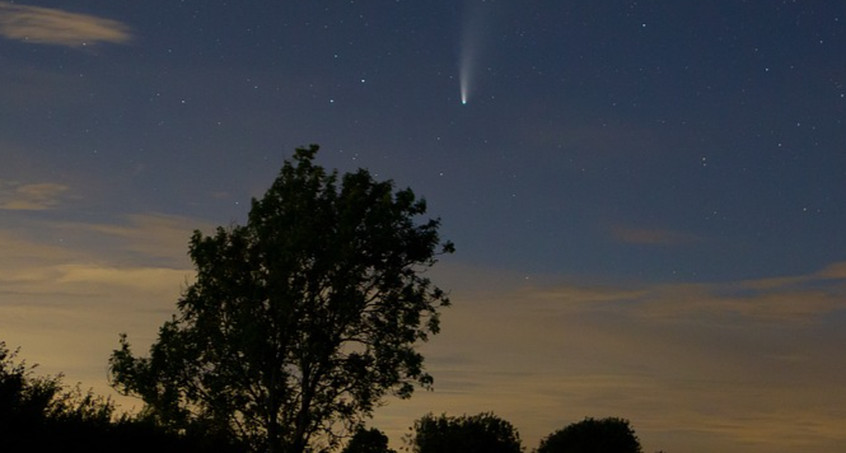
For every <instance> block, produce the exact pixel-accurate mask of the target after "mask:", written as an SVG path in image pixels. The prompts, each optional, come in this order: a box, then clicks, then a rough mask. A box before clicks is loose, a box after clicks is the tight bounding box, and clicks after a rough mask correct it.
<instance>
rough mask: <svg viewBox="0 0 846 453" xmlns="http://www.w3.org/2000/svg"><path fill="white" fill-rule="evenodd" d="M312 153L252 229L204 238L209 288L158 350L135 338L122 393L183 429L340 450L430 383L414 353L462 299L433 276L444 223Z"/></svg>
mask: <svg viewBox="0 0 846 453" xmlns="http://www.w3.org/2000/svg"><path fill="white" fill-rule="evenodd" d="M317 149H318V148H317V146H316V145H312V146H311V147H310V148H301V149H297V151H296V152H295V154H294V157H293V162H290V161H286V162H285V164H284V166H283V168H282V170H281V172H280V174H279V176H278V178H277V179H276V181H275V182H274V183H273V185H272V186H271V187H270V189H269V190H268V191H267V193H266V194H265V195H264V197H263V198H262V199H261V200H255V199H254V200H253V203H252V207H251V210H250V213H249V217H248V221H247V224H246V225H245V226H233V227H230V228H222V227H221V228H218V229H217V231H216V232H215V234H214V235H212V236H204V235H203V234H202V233H200V232H199V231H195V232H194V235H193V236H192V238H191V241H190V247H189V254H190V257H191V259H192V260H193V262H194V264H195V267H196V269H197V279H196V282H195V283H194V284H192V285H190V286H189V287H188V289H187V291H186V292H185V294H184V296H183V297H182V298H181V299H180V300H179V301H178V303H177V309H178V312H179V314H178V315H177V316H174V317H173V319H172V320H171V321H169V322H167V323H165V324H164V325H163V326H162V327H161V329H160V331H159V336H158V340H157V341H156V342H155V343H154V344H153V345H152V347H151V349H150V355H149V357H136V356H135V355H134V354H133V353H132V351H131V350H130V345H129V342H128V340H127V338H126V336H125V335H124V336H122V337H121V340H120V349H118V350H116V351H114V353H113V355H112V357H111V360H110V370H111V376H112V379H113V385H114V387H115V388H116V389H118V390H119V391H121V392H123V393H125V394H129V395H136V396H140V397H141V398H142V399H143V400H144V402H145V408H144V412H143V415H144V416H145V417H148V418H149V419H150V420H153V421H154V422H155V423H157V424H159V425H160V426H163V427H166V428H168V429H170V430H173V431H177V432H183V431H186V432H195V431H201V432H204V433H206V434H208V435H220V436H230V437H233V438H237V439H239V440H240V441H242V442H244V443H246V444H247V445H249V446H250V448H251V449H252V450H254V451H263V452H264V451H270V452H280V451H283V452H286V453H300V452H303V451H305V450H306V449H311V450H314V449H319V448H324V447H334V446H336V445H338V444H339V442H340V441H341V439H342V438H343V437H342V436H343V435H344V434H348V433H349V431H350V430H351V429H352V428H354V427H356V426H358V425H359V424H360V423H361V421H362V420H363V419H364V418H366V417H368V416H370V414H371V413H372V411H373V408H374V407H375V405H376V404H377V403H378V402H379V401H380V400H381V399H382V398H383V397H384V396H385V395H386V394H388V393H393V394H395V395H398V396H400V397H403V398H406V397H409V396H410V395H411V394H412V391H413V390H414V384H415V383H418V384H421V385H423V386H424V387H428V386H430V385H431V383H432V378H431V377H430V376H429V375H428V374H427V373H426V372H425V371H424V370H423V356H422V355H421V354H419V353H418V352H417V351H416V350H415V349H414V346H415V345H416V343H418V342H419V341H425V340H427V339H428V337H429V335H430V334H434V333H437V332H438V331H439V322H438V319H439V318H438V317H439V311H438V309H439V308H440V307H443V306H446V305H448V303H449V301H448V298H447V297H446V295H445V294H444V292H443V291H441V290H440V289H438V288H437V287H434V286H432V284H431V283H430V281H429V280H428V279H427V278H424V277H423V276H422V275H421V272H420V271H422V270H424V269H426V268H428V267H430V266H432V265H433V264H434V263H435V262H436V257H437V255H438V254H440V253H450V252H452V251H453V247H452V244H451V243H449V242H446V243H444V244H442V243H441V241H440V239H439V236H438V227H439V221H438V220H429V221H427V222H424V223H422V224H417V223H415V219H416V218H417V217H418V216H420V215H423V214H424V213H425V211H426V204H425V202H424V201H423V200H419V199H417V198H416V197H415V195H414V193H413V192H412V191H411V190H410V189H405V190H399V191H394V186H393V183H392V182H391V181H385V182H377V181H375V180H374V179H373V178H372V177H371V175H370V174H369V173H368V172H367V171H365V170H358V171H357V172H355V173H347V174H345V175H343V177H342V178H341V180H340V182H339V180H338V174H337V172H327V171H326V170H324V169H323V168H322V167H320V166H317V165H315V164H314V163H313V159H314V157H315V154H316V152H317Z"/></svg>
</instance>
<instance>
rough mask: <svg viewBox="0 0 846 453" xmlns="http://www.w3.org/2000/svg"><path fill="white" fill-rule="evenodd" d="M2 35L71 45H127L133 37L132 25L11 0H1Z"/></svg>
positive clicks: (28, 41) (32, 41)
mask: <svg viewBox="0 0 846 453" xmlns="http://www.w3.org/2000/svg"><path fill="white" fill-rule="evenodd" d="M0 36H3V37H6V38H9V39H15V40H19V41H23V42H27V43H35V44H53V45H59V46H67V47H81V46H88V45H92V44H100V43H112V44H123V43H127V42H129V41H130V40H131V39H132V34H131V32H130V29H129V27H128V26H126V25H124V24H123V23H121V22H118V21H116V20H112V19H105V18H102V17H97V16H92V15H88V14H80V13H72V12H68V11H64V10H61V9H56V8H43V7H38V6H27V5H16V4H12V3H8V2H0Z"/></svg>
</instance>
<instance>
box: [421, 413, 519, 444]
mask: <svg viewBox="0 0 846 453" xmlns="http://www.w3.org/2000/svg"><path fill="white" fill-rule="evenodd" d="M407 442H408V444H409V445H410V447H411V451H413V452H414V453H520V452H522V451H523V447H522V443H521V441H520V434H519V433H518V432H517V430H516V429H515V428H514V426H513V425H512V424H511V423H510V422H508V421H506V420H504V419H502V418H500V417H498V416H496V415H494V414H493V413H490V412H485V413H481V414H476V415H462V416H459V417H450V416H447V415H445V414H442V415H440V416H437V417H436V416H434V415H432V414H427V415H424V416H423V417H422V418H420V419H419V420H417V421H416V422H415V423H414V427H413V433H412V434H411V435H410V436H409V438H408V439H407Z"/></svg>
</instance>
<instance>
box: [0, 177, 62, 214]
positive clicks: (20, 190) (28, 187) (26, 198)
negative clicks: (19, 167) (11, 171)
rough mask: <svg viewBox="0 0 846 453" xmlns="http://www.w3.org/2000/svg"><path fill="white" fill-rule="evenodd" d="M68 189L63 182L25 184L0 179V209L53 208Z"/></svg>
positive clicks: (32, 209)
mask: <svg viewBox="0 0 846 453" xmlns="http://www.w3.org/2000/svg"><path fill="white" fill-rule="evenodd" d="M68 189H69V188H68V186H66V185H64V184H56V183H50V182H45V183H35V184H26V183H21V182H17V181H2V180H0V210H9V211H43V210H45V209H51V208H55V207H56V206H57V205H58V204H59V203H60V202H61V200H62V199H63V197H65V196H66V194H67V191H68Z"/></svg>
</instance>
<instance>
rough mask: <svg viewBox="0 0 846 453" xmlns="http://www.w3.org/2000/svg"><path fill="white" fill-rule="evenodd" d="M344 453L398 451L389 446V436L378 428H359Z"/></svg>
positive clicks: (392, 452)
mask: <svg viewBox="0 0 846 453" xmlns="http://www.w3.org/2000/svg"><path fill="white" fill-rule="evenodd" d="M342 453H396V451H395V450H392V449H391V448H389V447H388V436H386V435H385V433H383V432H382V431H379V430H378V429H376V428H370V429H366V428H364V427H361V428H359V429H358V430H357V431H356V432H355V435H353V437H352V439H350V441H349V443H347V446H346V447H344V450H343V451H342Z"/></svg>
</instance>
